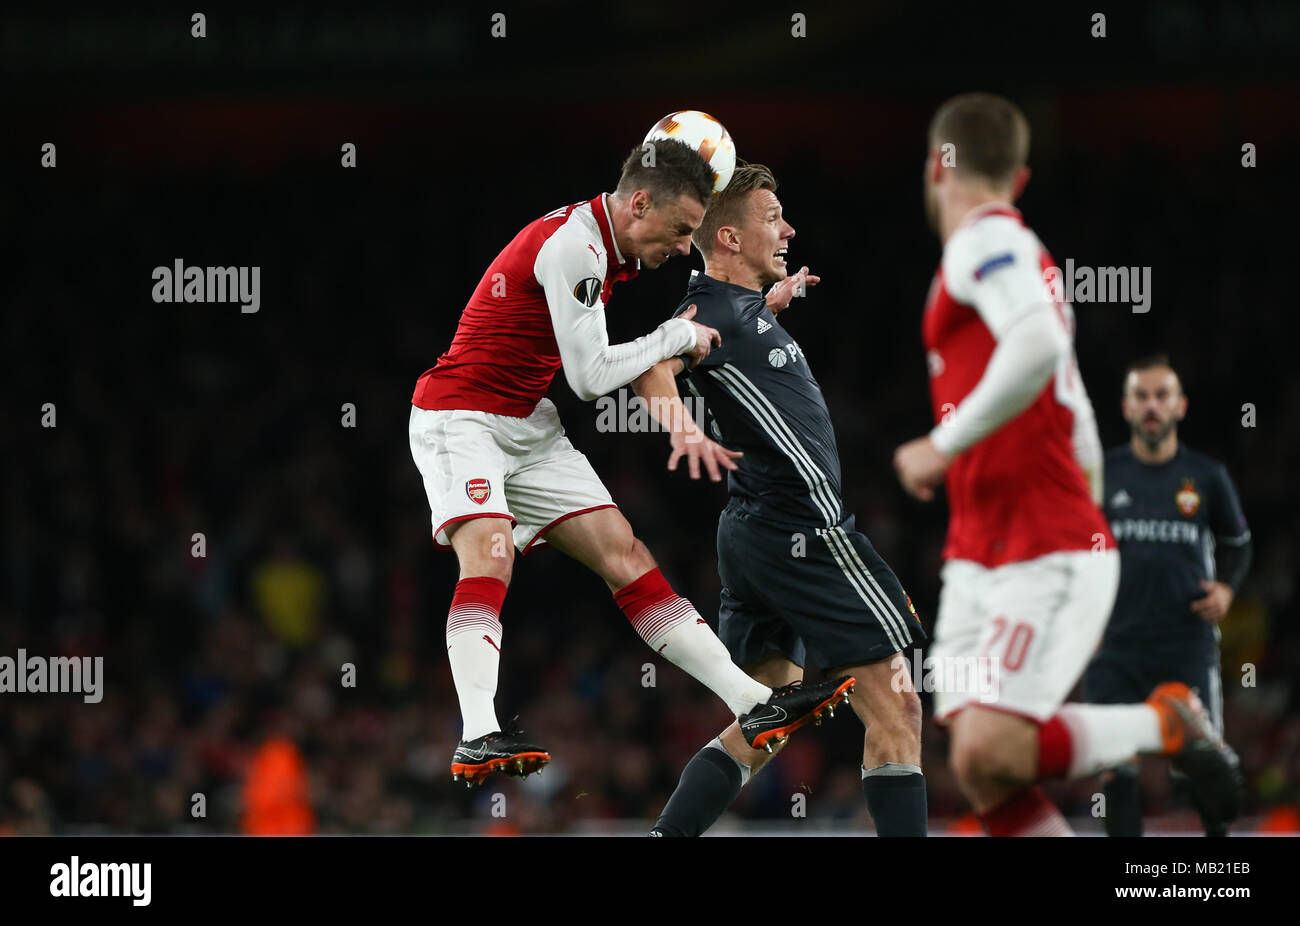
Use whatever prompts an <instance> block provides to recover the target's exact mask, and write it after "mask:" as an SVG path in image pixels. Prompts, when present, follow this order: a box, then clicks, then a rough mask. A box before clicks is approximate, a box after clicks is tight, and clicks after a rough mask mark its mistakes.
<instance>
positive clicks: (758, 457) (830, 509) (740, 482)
mask: <svg viewBox="0 0 1300 926" xmlns="http://www.w3.org/2000/svg"><path fill="white" fill-rule="evenodd" d="M691 305H694V306H695V307H696V315H695V321H697V322H699V323H700V324H702V325H708V326H709V327H711V328H716V329H718V332H719V333H720V334H721V335H722V346H721V347H715V348H714V349H713V351H712V352H711V353H710V354H709V356H708V357H707V358H706V359H705V360H704V362H703V363H701V364H700V365H699V366H698V367H696V368H695V369H694V370H692V371H690V372H689V374H688V375H687V385H688V388H689V389H690V391H691V393H692V394H693V395H695V396H698V397H702V398H703V399H704V404H705V406H706V409H707V418H708V420H707V422H706V424H705V426H706V428H707V429H708V431H709V433H710V435H711V436H712V437H713V438H714V440H717V441H718V442H719V443H721V444H722V445H723V446H725V447H727V448H728V449H731V450H740V451H743V452H744V456H743V457H741V458H740V460H738V461H737V463H738V466H739V469H737V470H736V471H734V472H731V473H729V474H728V476H727V488H728V491H729V492H730V494H731V497H732V499H733V501H732V505H733V506H739V507H740V508H741V510H744V511H747V512H750V513H753V514H755V515H757V516H759V517H762V518H764V519H766V520H768V521H772V522H775V523H778V524H789V525H793V526H800V527H806V526H809V525H812V526H815V527H835V526H837V525H839V524H840V523H841V522H843V520H844V517H845V515H844V505H843V502H842V501H841V500H840V458H839V453H838V451H837V450H836V447H835V430H834V428H833V427H832V426H831V416H830V411H829V410H828V409H827V408H826V400H825V399H824V398H823V397H822V390H821V387H820V386H819V385H817V380H815V379H813V375H812V371H811V370H810V369H809V368H808V360H807V358H806V357H804V355H803V351H801V350H800V349H799V344H798V342H796V341H795V339H794V338H793V337H791V336H790V334H789V332H787V331H786V330H785V329H784V328H782V327H781V325H780V323H779V322H778V321H777V320H776V316H774V315H773V314H772V312H771V310H770V309H768V307H767V301H766V299H765V298H764V297H763V294H762V293H761V292H759V291H757V290H753V289H746V288H745V287H743V286H737V285H735V284H733V283H723V282H721V281H719V280H715V279H713V278H712V277H709V276H705V275H704V274H703V273H699V272H698V271H697V272H695V273H694V274H693V275H692V277H691V282H690V285H689V286H688V287H687V290H686V298H685V299H683V300H682V304H681V307H680V308H678V310H677V312H676V313H675V314H677V315H680V314H681V313H682V312H684V311H685V310H686V309H687V308H688V307H689V306H691Z"/></svg>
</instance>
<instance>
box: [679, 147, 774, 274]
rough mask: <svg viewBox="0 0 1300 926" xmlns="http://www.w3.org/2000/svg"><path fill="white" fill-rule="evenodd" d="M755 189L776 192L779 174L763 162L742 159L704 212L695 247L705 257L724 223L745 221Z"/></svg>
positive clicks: (730, 223)
mask: <svg viewBox="0 0 1300 926" xmlns="http://www.w3.org/2000/svg"><path fill="white" fill-rule="evenodd" d="M755 190H772V191H773V192H775V191H776V177H775V176H773V174H772V172H771V171H770V170H768V169H767V168H766V167H764V166H763V165H762V164H747V163H745V162H744V161H740V162H738V163H737V164H736V170H735V172H734V173H733V174H732V175H731V181H730V182H729V183H728V184H727V188H726V189H725V190H723V191H722V192H721V193H715V194H713V202H712V203H710V204H709V208H708V210H707V211H706V212H705V213H704V220H703V221H702V222H700V227H699V228H697V229H696V230H695V246H696V247H698V248H699V249H700V251H701V252H702V253H703V254H704V256H705V257H708V256H710V255H711V254H712V253H713V245H714V244H715V243H716V241H717V238H718V229H719V228H721V227H722V226H724V225H739V224H740V223H741V222H743V221H744V220H745V209H747V208H748V206H749V194H750V193H752V192H754V191H755Z"/></svg>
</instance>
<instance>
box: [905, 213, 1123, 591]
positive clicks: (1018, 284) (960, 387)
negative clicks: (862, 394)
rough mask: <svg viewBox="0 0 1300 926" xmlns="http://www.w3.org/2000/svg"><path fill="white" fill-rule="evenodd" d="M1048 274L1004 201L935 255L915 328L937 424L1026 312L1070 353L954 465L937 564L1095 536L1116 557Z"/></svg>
mask: <svg viewBox="0 0 1300 926" xmlns="http://www.w3.org/2000/svg"><path fill="white" fill-rule="evenodd" d="M1051 266H1053V262H1052V258H1051V255H1049V254H1048V253H1047V250H1046V249H1045V248H1044V247H1043V245H1042V243H1041V242H1040V241H1039V240H1038V237H1037V236H1036V235H1035V234H1034V233H1033V232H1032V231H1031V230H1030V229H1029V228H1027V227H1026V226H1025V225H1024V223H1023V221H1022V220H1021V217H1020V213H1019V211H1018V210H1016V209H1014V208H1012V207H1010V206H1007V205H1002V204H990V205H988V206H984V207H981V208H979V209H976V210H974V211H973V212H972V213H971V214H970V215H969V216H967V217H966V219H965V220H964V221H963V222H962V224H961V225H960V226H959V227H958V228H957V229H956V230H955V231H954V232H953V234H952V236H951V237H950V238H949V239H948V242H947V243H946V245H945V246H944V251H943V260H942V263H941V264H940V267H939V271H938V272H937V273H936V274H935V278H934V282H933V283H932V284H931V287H930V295H929V298H928V299H927V301H926V307H925V316H924V320H923V323H922V335H923V339H924V342H925V347H926V359H927V363H928V366H929V371H930V396H931V401H932V404H933V411H934V418H935V421H936V423H940V422H943V421H944V418H945V416H946V415H949V414H951V413H952V412H953V411H954V410H955V409H957V408H958V407H959V406H960V405H961V402H962V400H963V399H965V398H966V397H967V395H969V394H970V393H971V391H972V390H973V389H974V388H975V386H976V385H977V384H978V383H979V381H980V379H981V377H982V376H983V374H984V371H985V368H986V366H987V365H988V363H989V358H990V357H991V356H992V354H993V351H994V348H995V347H996V346H997V342H998V340H999V339H1000V337H1001V336H1002V335H1003V334H1004V333H1006V332H1007V331H1008V330H1009V329H1010V328H1011V327H1012V326H1013V325H1015V324H1016V323H1017V322H1018V321H1020V320H1022V319H1023V318H1025V317H1026V316H1027V315H1028V314H1029V313H1031V312H1048V313H1051V314H1052V316H1053V317H1054V319H1055V320H1056V323H1059V324H1060V325H1061V326H1062V327H1063V328H1064V331H1065V336H1066V337H1067V338H1068V342H1069V345H1070V346H1069V349H1068V350H1067V351H1065V352H1064V354H1063V355H1062V356H1061V358H1060V360H1059V361H1058V362H1057V364H1056V366H1055V369H1054V370H1053V372H1052V375H1051V377H1050V378H1049V379H1048V381H1047V384H1046V385H1045V386H1044V387H1043V388H1042V390H1041V392H1039V393H1038V395H1037V397H1035V398H1034V399H1033V400H1032V401H1031V402H1030V404H1029V406H1028V407H1027V408H1025V409H1024V410H1023V411H1022V412H1020V413H1019V414H1018V415H1016V416H1015V417H1013V418H1012V419H1011V420H1009V421H1007V422H1005V423H1004V424H1002V425H1001V426H1000V427H998V428H997V429H996V430H994V431H993V432H992V433H990V434H988V435H987V436H985V437H983V439H981V440H979V441H978V442H977V443H975V444H973V445H972V446H970V447H968V448H967V449H965V450H964V451H962V452H961V453H959V454H958V455H957V457H956V458H955V459H954V460H953V463H952V465H951V467H950V468H949V470H948V474H947V490H948V504H949V508H950V512H951V513H950V520H949V525H948V538H947V543H946V544H945V547H944V552H943V556H944V559H962V560H972V561H974V562H977V563H981V564H983V565H985V566H989V567H995V566H999V565H1002V564H1005V563H1010V562H1018V561H1021V560H1028V559H1034V558H1036V557H1039V556H1043V555H1045V554H1048V553H1054V552H1058V551H1063V550H1085V549H1089V548H1094V547H1095V546H1097V543H1098V539H1099V537H1100V538H1101V539H1102V541H1103V542H1104V544H1105V547H1106V548H1107V549H1113V548H1114V545H1115V542H1114V539H1113V538H1112V537H1111V534H1110V529H1109V527H1108V526H1107V523H1106V518H1105V516H1104V515H1103V514H1102V512H1101V510H1100V509H1099V508H1098V507H1097V503H1096V501H1095V497H1096V492H1097V491H1099V489H1098V488H1097V487H1099V486H1100V484H1101V474H1100V466H1101V443H1100V440H1099V438H1098V437H1097V426H1096V419H1095V416H1094V414H1093V410H1092V404H1091V402H1090V401H1089V399H1088V394H1087V391H1086V390H1085V389H1084V386H1083V381H1082V378H1081V377H1080V376H1079V368H1078V363H1077V361H1076V359H1075V355H1074V347H1073V343H1074V311H1073V309H1072V307H1071V306H1070V304H1069V303H1066V302H1061V301H1059V300H1056V299H1053V298H1051V296H1050V294H1049V292H1048V288H1047V286H1046V283H1045V282H1044V274H1045V271H1046V270H1047V268H1048V267H1051ZM1085 466H1086V467H1087V469H1088V470H1089V472H1088V473H1087V474H1085Z"/></svg>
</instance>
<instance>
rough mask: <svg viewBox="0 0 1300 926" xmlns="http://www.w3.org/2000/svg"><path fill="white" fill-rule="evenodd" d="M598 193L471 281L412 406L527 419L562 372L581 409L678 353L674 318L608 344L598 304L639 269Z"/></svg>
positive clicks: (682, 326)
mask: <svg viewBox="0 0 1300 926" xmlns="http://www.w3.org/2000/svg"><path fill="white" fill-rule="evenodd" d="M606 199H607V197H606V194H603V193H602V194H601V195H600V196H597V197H596V198H595V199H592V200H589V201H587V202H582V203H575V204H573V205H570V206H564V207H561V208H559V209H556V210H554V211H553V212H549V213H547V214H546V215H544V216H542V217H541V218H540V219H537V220H535V221H533V222H530V223H529V224H528V225H526V226H525V227H524V229H523V230H522V231H520V232H519V234H517V235H516V236H515V238H514V240H513V241H511V242H510V244H508V245H507V246H506V248H505V250H503V251H502V252H501V253H500V254H498V255H497V257H496V259H495V260H494V261H492V263H491V265H490V266H489V267H488V268H487V272H485V273H484V274H483V278H482V279H481V280H480V281H479V284H478V286H477V288H475V290H474V294H473V295H472V296H471V297H470V300H469V303H468V304H467V305H466V306H465V310H464V312H463V313H462V314H461V317H460V325H459V326H458V327H457V329H456V336H455V338H454V339H453V340H452V342H451V347H450V348H449V349H448V350H447V352H446V353H444V354H443V355H442V356H441V357H439V358H438V362H437V364H436V365H435V366H434V367H433V368H431V369H429V370H427V371H425V373H424V374H423V375H422V376H421V377H420V379H419V381H418V382H417V383H416V386H415V394H414V395H413V396H412V397H411V404H413V405H415V406H417V407H419V408H424V409H430V410H440V409H465V410H470V411H482V412H489V413H492V414H497V415H509V416H512V417H518V418H526V417H527V416H529V415H531V414H532V413H533V410H534V409H535V408H536V407H537V403H538V401H539V400H540V399H541V398H542V397H543V396H545V395H546V392H547V390H548V389H549V388H550V385H551V380H552V379H553V378H554V376H555V373H556V371H557V370H559V369H560V368H561V366H563V368H564V371H565V376H566V378H567V380H568V382H569V384H570V385H571V386H572V387H573V390H574V392H576V393H577V394H578V396H579V397H580V398H582V399H584V400H586V401H591V400H592V399H595V398H596V397H597V396H600V395H603V394H604V393H606V392H608V391H610V390H612V389H615V388H618V387H620V386H623V385H626V384H627V383H628V382H630V381H631V380H632V379H634V378H635V377H636V376H638V375H640V374H641V373H642V372H644V371H645V370H647V369H649V368H650V367H651V366H653V365H654V364H655V363H657V362H659V361H660V360H663V359H666V358H667V357H671V356H676V355H677V354H680V353H684V352H685V351H686V350H687V349H689V348H690V347H691V346H692V345H693V344H694V343H695V333H694V328H693V326H692V325H691V324H690V322H688V321H685V320H683V319H672V320H671V321H672V322H673V324H671V325H670V324H668V323H665V324H664V325H661V326H660V327H659V328H658V329H656V330H655V331H654V332H652V333H651V334H649V335H646V336H645V337H642V338H638V339H637V340H636V341H634V342H629V343H627V344H619V345H614V346H612V347H611V346H610V344H609V335H608V333H607V331H606V327H605V303H606V302H607V301H608V299H609V294H610V290H611V289H612V288H613V286H614V284H615V283H616V282H618V281H620V280H627V279H630V278H632V277H634V276H636V273H637V270H638V268H639V264H640V262H639V261H637V260H624V258H623V255H622V253H621V252H620V251H619V249H618V244H617V243H616V242H615V240H614V234H613V230H612V228H611V226H610V217H609V209H608V205H607V202H606Z"/></svg>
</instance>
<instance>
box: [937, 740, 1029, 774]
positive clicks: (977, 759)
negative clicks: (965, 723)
mask: <svg viewBox="0 0 1300 926" xmlns="http://www.w3.org/2000/svg"><path fill="white" fill-rule="evenodd" d="M949 764H950V765H951V766H952V770H953V774H955V775H956V776H957V778H958V779H959V780H960V781H962V782H964V783H979V782H989V781H1005V780H1007V779H1009V778H1013V777H1015V776H1014V768H1013V767H1012V763H1011V762H1009V761H1008V757H1007V755H1006V753H1005V751H1003V750H1001V749H999V748H998V745H997V743H995V742H994V741H993V740H991V739H988V738H986V737H968V738H966V739H962V740H958V741H956V742H954V743H953V744H952V754H951V756H950V757H949Z"/></svg>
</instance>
